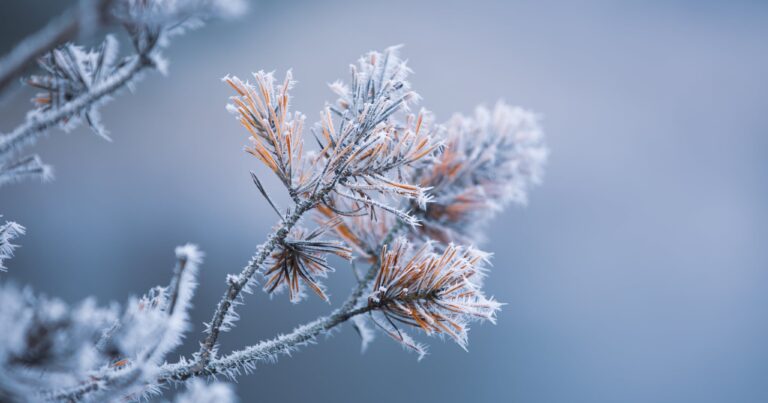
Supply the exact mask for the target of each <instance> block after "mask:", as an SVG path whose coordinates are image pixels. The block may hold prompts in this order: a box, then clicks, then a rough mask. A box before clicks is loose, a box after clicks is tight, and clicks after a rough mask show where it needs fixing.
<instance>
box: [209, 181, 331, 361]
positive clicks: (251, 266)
mask: <svg viewBox="0 0 768 403" xmlns="http://www.w3.org/2000/svg"><path fill="white" fill-rule="evenodd" d="M332 189H333V184H330V185H326V186H324V187H322V188H321V189H320V190H319V191H317V192H316V193H314V194H313V195H312V196H311V197H310V198H309V199H306V200H304V201H302V202H301V203H299V204H298V205H297V206H296V209H295V210H294V211H293V213H291V214H290V215H288V216H287V217H284V218H283V219H282V223H281V224H280V227H278V229H277V230H275V231H274V232H272V233H271V234H270V235H269V237H268V238H267V241H266V242H264V243H263V244H262V245H261V246H259V248H258V253H257V254H256V255H255V256H254V257H253V258H251V261H250V262H248V265H247V266H245V268H243V270H242V272H240V275H239V276H237V278H236V279H235V280H234V281H231V282H230V284H229V288H227V292H226V293H225V294H224V297H223V298H222V299H221V301H220V302H219V304H218V306H217V307H216V312H215V313H214V314H213V319H212V320H211V323H210V324H209V328H208V336H207V337H206V338H205V340H203V342H202V343H201V345H200V352H199V359H198V362H197V365H196V366H197V368H198V369H199V370H202V369H203V368H205V367H206V366H207V365H208V363H209V361H210V359H211V353H212V352H213V347H214V346H215V345H216V341H217V340H218V338H219V334H220V333H221V327H222V325H223V324H224V320H225V319H226V317H227V313H228V312H229V310H230V309H231V308H232V304H233V303H234V302H235V300H236V299H237V297H238V296H239V295H240V293H241V292H242V291H243V288H245V287H246V285H247V284H248V282H249V281H250V280H251V278H252V277H253V275H254V274H255V273H256V270H258V269H259V267H261V265H262V264H263V263H264V261H265V260H266V259H267V257H268V256H269V254H270V253H272V251H273V250H274V249H275V248H276V247H277V246H278V245H279V244H280V243H282V242H283V241H284V240H285V237H286V236H288V233H289V232H290V230H291V228H293V226H294V225H296V223H297V222H298V221H299V219H300V218H301V216H302V215H304V213H306V212H307V211H309V210H311V209H312V208H313V207H315V205H316V204H317V203H318V202H319V201H320V200H322V199H323V197H325V196H326V195H327V194H328V192H330V191H331V190H332Z"/></svg>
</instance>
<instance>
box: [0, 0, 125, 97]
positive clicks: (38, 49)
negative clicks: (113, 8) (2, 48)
mask: <svg viewBox="0 0 768 403" xmlns="http://www.w3.org/2000/svg"><path fill="white" fill-rule="evenodd" d="M113 1H114V0H82V1H80V2H79V3H78V4H77V5H75V6H73V7H71V8H70V9H69V10H67V11H65V12H64V14H62V15H60V16H58V17H56V18H54V19H52V20H51V21H50V22H48V24H47V25H46V26H45V27H43V28H42V29H40V30H39V31H37V32H35V33H34V34H32V35H30V36H28V37H27V38H25V39H24V40H22V41H21V43H19V44H18V45H16V47H14V48H13V49H12V50H11V51H10V52H9V53H8V54H7V55H5V56H4V57H3V58H2V59H0V93H2V92H3V91H5V89H6V88H7V87H8V85H10V84H11V83H12V82H13V81H15V80H16V79H18V78H19V77H20V76H21V75H22V74H24V71H26V70H27V69H28V68H29V67H31V66H32V65H34V64H35V60H36V59H37V58H38V57H40V56H42V55H43V54H45V53H46V52H48V51H50V50H51V49H53V48H55V47H57V46H59V45H61V44H63V43H65V42H68V41H71V40H73V39H75V38H76V37H77V36H78V35H81V34H83V33H91V32H93V31H94V30H95V29H96V28H98V27H99V26H101V25H102V24H104V22H105V21H106V20H107V18H108V10H109V7H110V5H111V4H112V2H113Z"/></svg>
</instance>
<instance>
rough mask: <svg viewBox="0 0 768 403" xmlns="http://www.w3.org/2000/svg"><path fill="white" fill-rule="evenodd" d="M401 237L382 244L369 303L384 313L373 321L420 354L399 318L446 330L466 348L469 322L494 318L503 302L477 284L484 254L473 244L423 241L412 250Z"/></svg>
mask: <svg viewBox="0 0 768 403" xmlns="http://www.w3.org/2000/svg"><path fill="white" fill-rule="evenodd" d="M412 249H413V246H412V245H411V244H410V243H409V242H408V241H407V240H406V239H405V238H402V237H401V238H398V239H397V240H395V242H394V243H393V245H392V247H391V248H388V247H385V248H384V249H383V250H382V255H381V258H380V262H381V265H380V267H379V272H378V275H377V276H376V280H375V282H374V283H373V293H372V294H371V295H370V296H369V297H368V305H369V306H370V307H371V308H373V309H374V312H377V313H379V314H380V315H381V317H382V318H383V319H379V320H375V323H376V324H377V325H378V326H379V327H381V328H382V329H384V331H385V333H387V334H388V335H389V336H391V337H392V338H394V339H395V340H397V341H399V342H401V343H403V345H405V346H406V347H408V348H411V349H414V350H416V351H417V352H419V354H420V355H423V354H424V349H423V347H422V346H420V345H418V344H415V343H413V342H412V341H411V340H410V338H408V337H406V336H405V335H404V333H403V331H402V330H400V329H399V328H398V326H397V323H400V324H405V325H408V326H411V327H415V328H418V329H421V330H422V331H424V332H425V333H426V334H427V335H430V334H444V335H447V336H449V337H450V338H452V339H453V340H454V341H455V342H456V343H458V344H459V345H460V346H461V347H462V348H464V349H466V348H467V324H468V323H469V322H470V321H472V320H487V321H489V322H491V323H495V321H496V319H495V316H496V312H497V311H498V310H499V309H500V308H501V304H500V303H498V302H496V301H494V300H493V298H487V297H486V296H485V295H484V294H483V292H482V290H481V289H480V287H481V283H480V282H481V280H482V277H483V276H484V275H485V273H484V271H485V269H484V268H483V266H484V264H486V263H487V261H488V255H487V254H486V253H484V252H481V251H478V250H477V249H474V248H467V247H461V246H456V245H453V244H451V245H449V246H448V247H447V248H446V249H445V250H444V251H443V252H442V253H440V254H438V253H435V252H433V251H432V245H431V243H425V244H424V245H422V246H421V247H419V249H418V250H416V251H415V252H414V251H413V250H412Z"/></svg>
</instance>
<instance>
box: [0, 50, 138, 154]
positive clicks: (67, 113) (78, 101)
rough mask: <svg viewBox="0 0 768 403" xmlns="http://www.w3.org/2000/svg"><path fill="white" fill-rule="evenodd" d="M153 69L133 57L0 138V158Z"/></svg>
mask: <svg viewBox="0 0 768 403" xmlns="http://www.w3.org/2000/svg"><path fill="white" fill-rule="evenodd" d="M152 66H153V62H152V60H151V59H150V58H149V57H147V56H146V55H134V56H131V57H129V58H128V60H127V62H126V63H125V64H124V65H123V66H122V67H121V68H119V69H118V70H117V71H116V72H115V73H114V74H113V75H112V76H111V77H109V78H108V79H106V80H104V81H103V82H101V83H100V84H98V85H96V86H94V87H93V88H91V89H90V91H88V92H86V93H84V94H82V95H80V96H79V97H77V98H75V99H73V100H72V101H70V102H68V103H66V104H65V105H63V106H61V107H60V108H57V109H54V110H51V111H50V112H47V113H42V114H40V115H36V116H34V117H33V118H31V119H27V121H25V122H24V123H22V124H21V125H19V126H18V127H16V128H15V129H13V131H11V132H10V133H7V134H1V135H0V156H3V155H6V154H10V153H11V152H13V151H14V150H16V149H18V148H19V147H20V146H23V145H24V144H28V143H30V142H32V141H34V139H35V137H37V136H39V135H41V134H42V133H44V132H45V131H46V130H48V129H50V128H52V127H54V126H56V125H58V124H59V123H61V122H63V121H65V120H66V119H68V118H69V117H71V116H73V115H76V114H79V113H80V112H82V111H85V110H87V109H88V108H90V107H91V106H92V105H93V104H94V103H97V102H99V101H101V100H103V99H104V98H105V97H107V96H109V95H110V94H113V93H114V92H116V91H118V90H119V89H121V88H123V87H124V86H125V85H127V84H128V83H130V82H131V80H133V79H134V78H135V77H136V76H137V75H138V74H139V73H140V72H141V71H142V70H144V69H146V68H150V67H152Z"/></svg>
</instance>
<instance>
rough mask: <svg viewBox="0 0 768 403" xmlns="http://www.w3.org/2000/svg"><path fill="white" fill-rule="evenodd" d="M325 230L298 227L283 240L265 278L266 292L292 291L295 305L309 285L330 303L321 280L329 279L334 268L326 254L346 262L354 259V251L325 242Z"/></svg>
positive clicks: (271, 259) (272, 256)
mask: <svg viewBox="0 0 768 403" xmlns="http://www.w3.org/2000/svg"><path fill="white" fill-rule="evenodd" d="M324 232H325V228H324V227H319V228H317V229H315V230H314V231H312V232H309V233H307V231H306V230H305V229H303V228H300V227H294V228H293V230H292V231H291V235H289V236H288V237H286V239H285V240H283V242H282V244H281V245H280V246H278V247H277V248H276V249H275V250H274V252H272V255H271V256H270V259H269V261H268V263H267V266H268V269H267V270H265V272H264V276H265V277H266V278H267V280H266V281H265V283H264V290H265V291H267V292H269V293H273V292H275V291H279V290H280V289H282V288H287V289H288V294H289V297H290V300H291V302H294V303H296V302H299V301H300V300H301V299H302V298H303V297H304V293H303V290H302V288H303V286H304V285H306V286H307V287H309V288H310V289H311V290H312V291H314V292H315V294H317V295H318V296H319V297H320V298H322V299H323V300H325V301H328V296H327V295H326V294H325V291H324V287H323V285H322V284H321V283H320V282H319V281H318V278H320V277H327V276H328V273H329V272H331V271H333V268H332V267H331V266H329V265H328V261H327V260H326V255H329V254H331V255H336V256H338V257H340V258H342V259H346V260H350V259H352V250H350V249H349V248H347V247H345V246H344V245H343V244H342V243H340V242H338V241H334V240H325V239H322V238H321V236H322V234H323V233H324Z"/></svg>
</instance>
